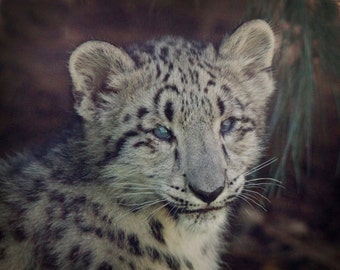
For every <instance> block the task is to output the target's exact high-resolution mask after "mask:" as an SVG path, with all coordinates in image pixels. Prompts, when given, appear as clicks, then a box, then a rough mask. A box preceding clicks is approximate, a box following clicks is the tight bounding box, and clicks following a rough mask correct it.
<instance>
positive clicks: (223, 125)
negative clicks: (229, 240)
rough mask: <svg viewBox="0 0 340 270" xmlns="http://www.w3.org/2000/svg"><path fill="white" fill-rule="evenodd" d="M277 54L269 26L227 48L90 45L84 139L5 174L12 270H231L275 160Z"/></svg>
mask: <svg viewBox="0 0 340 270" xmlns="http://www.w3.org/2000/svg"><path fill="white" fill-rule="evenodd" d="M273 47H274V37H273V33H272V31H271V29H270V28H269V26H268V25H267V24H266V23H265V22H263V21H260V20H254V21H250V22H248V23H245V24H243V25H242V26H241V27H239V28H238V29H237V30H236V31H235V32H234V33H233V34H232V35H231V36H230V37H226V38H225V39H224V40H223V41H222V42H221V44H220V46H219V48H218V49H217V50H216V49H215V48H214V47H213V46H212V45H211V44H205V43H201V42H194V41H187V40H184V39H182V38H175V37H165V38H163V39H160V40H154V41H150V42H146V43H145V44H140V45H138V46H137V45H136V46H132V47H131V48H130V49H128V50H126V51H124V50H123V49H120V48H117V47H115V46H113V45H111V44H109V43H105V42H100V41H89V42H86V43H84V44H82V45H80V46H79V47H78V48H77V49H76V50H75V51H74V52H73V54H72V55H71V58H70V63H69V69H70V74H71V77H72V81H73V85H74V91H73V93H74V98H75V109H76V111H77V113H78V115H79V116H80V117H79V119H78V120H77V121H75V123H74V127H73V128H72V129H71V130H69V131H68V132H66V133H65V134H64V137H62V139H61V140H60V141H59V142H57V143H56V144H55V145H54V146H52V147H51V148H49V149H47V150H44V151H42V152H28V153H24V154H18V155H17V156H15V157H13V158H9V159H8V160H7V161H2V162H1V166H0V177H1V180H0V269H15V270H21V269H22V270H23V269H52V270H53V269H98V270H112V269H116V270H117V269H118V270H127V269H129V270H134V269H136V270H137V269H143V270H151V269H157V270H159V269H173V270H180V269H181V270H185V269H187V270H194V269H195V270H206V269H211V270H214V269H218V268H219V263H220V261H219V254H220V252H221V250H222V248H223V242H224V240H223V238H222V237H221V234H222V232H223V230H224V229H226V228H227V216H228V211H229V207H230V204H231V202H232V201H233V200H234V199H235V198H236V197H237V196H238V195H239V194H240V193H241V192H242V189H243V186H244V184H245V174H246V172H247V171H248V170H249V169H251V168H252V166H254V164H255V163H256V162H257V160H258V158H259V157H260V154H261V150H262V140H263V134H264V127H265V123H264V121H265V109H266V107H267V106H266V103H267V100H268V98H269V96H270V95H271V93H272V91H273V88H274V86H273V80H272V77H271V73H270V66H271V61H272V57H273Z"/></svg>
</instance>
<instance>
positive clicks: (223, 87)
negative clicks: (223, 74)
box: [221, 84, 230, 92]
mask: <svg viewBox="0 0 340 270" xmlns="http://www.w3.org/2000/svg"><path fill="white" fill-rule="evenodd" d="M221 89H222V90H223V91H224V92H230V88H229V86H228V85H226V84H223V85H222V86H221Z"/></svg>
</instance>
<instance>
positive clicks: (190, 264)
mask: <svg viewBox="0 0 340 270" xmlns="http://www.w3.org/2000/svg"><path fill="white" fill-rule="evenodd" d="M184 262H185V265H186V266H187V267H188V268H189V270H194V266H193V265H192V263H191V262H190V261H189V260H188V259H185V260H184Z"/></svg>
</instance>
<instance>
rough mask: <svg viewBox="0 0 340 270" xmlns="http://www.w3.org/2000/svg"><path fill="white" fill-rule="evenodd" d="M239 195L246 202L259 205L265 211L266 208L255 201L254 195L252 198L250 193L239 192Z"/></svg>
mask: <svg viewBox="0 0 340 270" xmlns="http://www.w3.org/2000/svg"><path fill="white" fill-rule="evenodd" d="M239 197H240V198H241V199H243V200H244V201H245V202H247V203H248V204H249V205H250V206H251V207H254V206H253V205H252V204H251V203H250V202H252V203H253V204H255V205H257V206H258V207H260V208H261V209H262V210H263V211H265V212H267V209H266V208H265V207H264V206H263V205H262V204H261V203H259V202H257V201H256V197H255V198H254V197H253V196H252V195H251V194H240V195H239ZM249 201H250V202H249Z"/></svg>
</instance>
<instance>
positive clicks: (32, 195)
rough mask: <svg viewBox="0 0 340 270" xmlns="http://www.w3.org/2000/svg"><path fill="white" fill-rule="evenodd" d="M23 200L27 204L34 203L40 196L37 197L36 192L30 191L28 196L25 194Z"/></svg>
mask: <svg viewBox="0 0 340 270" xmlns="http://www.w3.org/2000/svg"><path fill="white" fill-rule="evenodd" d="M25 198H26V200H27V201H29V202H36V201H38V200H39V199H40V196H39V195H38V193H37V192H36V191H32V192H30V193H29V194H26V195H25Z"/></svg>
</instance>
